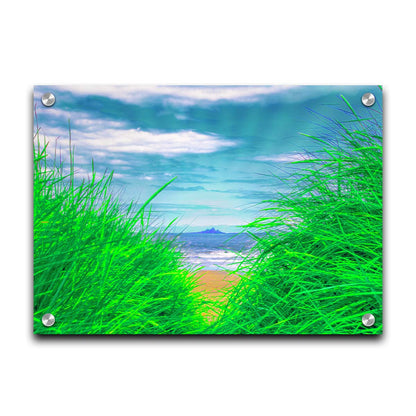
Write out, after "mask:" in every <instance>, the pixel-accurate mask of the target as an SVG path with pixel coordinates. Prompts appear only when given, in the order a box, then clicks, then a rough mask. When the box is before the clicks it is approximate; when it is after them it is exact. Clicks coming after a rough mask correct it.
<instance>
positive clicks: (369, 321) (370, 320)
mask: <svg viewBox="0 0 416 416" xmlns="http://www.w3.org/2000/svg"><path fill="white" fill-rule="evenodd" d="M362 321H363V325H364V326H373V325H374V322H375V321H376V318H374V315H373V314H371V313H366V314H365V315H364V316H363V318H362Z"/></svg>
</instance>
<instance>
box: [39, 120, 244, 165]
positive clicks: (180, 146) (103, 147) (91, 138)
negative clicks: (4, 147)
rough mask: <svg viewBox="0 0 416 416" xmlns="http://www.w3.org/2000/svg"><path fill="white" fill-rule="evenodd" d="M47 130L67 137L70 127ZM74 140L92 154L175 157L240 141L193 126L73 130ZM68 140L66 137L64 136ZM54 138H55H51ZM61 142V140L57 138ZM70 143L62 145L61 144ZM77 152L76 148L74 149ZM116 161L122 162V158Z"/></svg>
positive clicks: (74, 142) (49, 136)
mask: <svg viewBox="0 0 416 416" xmlns="http://www.w3.org/2000/svg"><path fill="white" fill-rule="evenodd" d="M43 134H45V135H46V136H47V137H48V138H49V139H52V137H53V138H55V137H57V136H60V137H64V138H67V137H68V131H66V130H65V129H61V128H48V127H45V128H44V129H42V130H41V136H42V135H43ZM71 136H72V144H73V145H74V146H75V147H76V149H81V150H82V151H85V150H86V149H88V151H89V152H90V153H92V154H93V156H101V157H104V156H108V154H109V153H111V154H113V155H114V154H119V153H135V154H140V153H145V154H155V155H162V156H165V157H174V156H178V155H181V154H201V153H213V152H216V151H218V150H223V149H226V148H229V147H233V146H236V145H237V143H236V142H235V141H231V140H225V139H222V138H220V137H219V136H216V135H210V134H202V133H197V132H195V131H192V130H185V131H176V132H170V133H165V132H149V131H144V130H140V129H128V130H122V129H104V130H99V131H97V132H92V131H87V132H85V131H79V130H72V131H71ZM64 140H65V139H64ZM51 141H52V140H51ZM58 143H59V140H58ZM64 147H66V148H67V147H68V143H66V146H64V145H62V148H64ZM75 152H76V153H77V150H76V151H75ZM113 160H116V162H114V163H116V164H121V163H122V160H121V159H120V158H116V159H113Z"/></svg>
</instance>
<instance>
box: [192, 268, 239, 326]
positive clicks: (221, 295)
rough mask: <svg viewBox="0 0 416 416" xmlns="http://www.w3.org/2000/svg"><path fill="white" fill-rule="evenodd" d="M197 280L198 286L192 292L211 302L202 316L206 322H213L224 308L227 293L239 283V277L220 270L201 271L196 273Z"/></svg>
mask: <svg viewBox="0 0 416 416" xmlns="http://www.w3.org/2000/svg"><path fill="white" fill-rule="evenodd" d="M197 278H198V282H199V285H198V286H197V287H196V288H195V289H194V290H195V291H198V292H200V293H202V294H204V295H205V296H206V297H207V300H209V301H211V302H212V303H211V305H210V307H209V309H207V311H204V312H202V315H203V316H204V317H205V318H206V319H207V321H208V322H214V321H215V320H217V319H218V316H219V314H220V313H221V310H222V309H223V308H224V307H225V304H226V303H227V300H228V295H229V292H230V291H231V290H232V289H233V288H234V287H235V286H236V285H237V284H238V282H239V281H240V276H238V275H236V274H230V273H227V272H224V271H220V270H201V271H199V272H198V273H197Z"/></svg>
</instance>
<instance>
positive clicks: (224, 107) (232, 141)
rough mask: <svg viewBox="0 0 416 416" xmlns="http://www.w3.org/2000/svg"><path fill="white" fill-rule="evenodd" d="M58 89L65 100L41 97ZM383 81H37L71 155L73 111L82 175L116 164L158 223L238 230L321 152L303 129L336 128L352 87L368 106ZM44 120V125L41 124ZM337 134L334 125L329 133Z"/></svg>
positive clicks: (54, 129)
mask: <svg viewBox="0 0 416 416" xmlns="http://www.w3.org/2000/svg"><path fill="white" fill-rule="evenodd" d="M44 92H53V93H54V94H55V96H56V104H55V105H54V106H53V107H50V108H47V107H43V106H42V104H41V103H40V97H41V95H42V94H43V93H44ZM365 92H372V93H373V94H375V95H376V98H377V104H376V105H381V92H380V91H379V89H378V88H377V87H376V86H336V87H334V86H309V87H308V86H261V85H259V86H102V85H101V86H100V85H91V86H88V85H83V86H81V85H73V86H46V85H45V86H36V87H35V90H34V104H35V108H36V114H37V123H38V126H39V127H40V132H41V135H44V136H45V137H46V138H47V140H49V141H50V142H51V145H50V152H51V153H53V149H54V147H55V144H57V148H58V149H60V151H61V153H62V157H63V159H64V160H65V159H67V158H68V119H70V122H71V136H72V142H73V144H74V145H75V154H76V157H75V159H76V166H77V169H76V171H77V176H78V177H79V178H82V177H88V175H89V174H90V172H91V159H92V158H93V159H94V164H95V169H96V171H97V172H98V173H99V174H103V173H104V172H105V171H106V170H107V171H109V170H113V171H114V181H113V190H114V192H115V193H117V195H119V196H120V198H121V199H122V201H124V202H126V203H128V202H130V201H132V200H133V201H137V203H138V206H139V205H140V202H143V201H145V200H146V199H147V198H148V197H149V196H150V195H152V194H153V193H154V192H155V191H156V190H157V189H158V188H159V187H161V186H162V185H163V184H165V183H166V182H168V181H169V180H170V179H171V178H173V177H176V179H175V181H174V182H173V183H172V184H171V185H169V186H168V188H166V189H165V190H164V191H163V192H162V193H161V194H159V196H157V198H156V199H155V200H154V202H153V203H152V211H153V213H154V218H155V219H156V222H158V223H168V222H170V221H171V220H172V219H174V218H177V221H176V224H177V229H178V230H183V229H186V230H187V231H201V230H203V229H206V228H207V227H211V226H215V227H216V228H219V229H221V230H223V231H225V232H234V231H237V230H238V226H240V225H243V224H246V223H247V222H249V221H251V220H253V219H254V218H255V217H256V216H258V215H259V210H260V209H261V207H260V206H259V203H260V202H261V201H262V200H267V199H268V198H270V197H271V196H272V195H273V193H275V192H276V191H277V190H278V191H281V192H285V190H286V189H285V187H284V185H282V184H281V183H279V181H277V180H276V179H273V178H272V177H271V174H275V175H277V176H285V175H287V174H288V172H289V171H290V170H291V169H293V167H292V168H290V167H289V163H288V162H290V161H294V160H298V159H301V158H304V157H305V156H306V152H307V151H310V150H313V147H312V146H314V145H313V144H312V142H311V141H310V140H309V139H307V138H305V137H304V136H302V135H301V134H299V133H308V134H320V133H324V134H325V132H326V130H325V125H326V123H327V118H335V119H338V120H342V119H348V118H349V115H348V114H346V113H345V111H344V110H345V106H344V105H343V103H342V101H341V100H340V94H343V95H344V96H345V97H346V98H347V99H348V100H349V101H350V102H351V103H352V104H353V105H354V107H355V108H356V109H358V110H357V111H363V112H365V111H366V109H365V108H364V107H363V106H362V104H361V96H362V94H363V93H365ZM35 128H36V125H35ZM326 133H327V134H329V133H330V132H329V131H327V132H326Z"/></svg>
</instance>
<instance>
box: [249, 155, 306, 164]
mask: <svg viewBox="0 0 416 416" xmlns="http://www.w3.org/2000/svg"><path fill="white" fill-rule="evenodd" d="M310 159H311V156H310V155H308V154H306V153H282V154H280V155H275V156H257V157H255V158H254V160H258V161H260V162H299V161H301V160H310Z"/></svg>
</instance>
